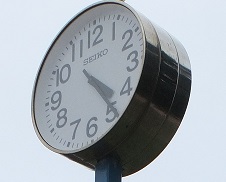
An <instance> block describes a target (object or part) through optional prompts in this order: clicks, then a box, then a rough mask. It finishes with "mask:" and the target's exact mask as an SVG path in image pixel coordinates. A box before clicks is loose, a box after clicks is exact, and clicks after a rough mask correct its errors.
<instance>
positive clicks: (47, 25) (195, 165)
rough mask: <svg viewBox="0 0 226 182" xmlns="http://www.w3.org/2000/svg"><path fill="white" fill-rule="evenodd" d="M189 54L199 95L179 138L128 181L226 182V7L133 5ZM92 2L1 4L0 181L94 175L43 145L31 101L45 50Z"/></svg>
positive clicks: (220, 1)
mask: <svg viewBox="0 0 226 182" xmlns="http://www.w3.org/2000/svg"><path fill="white" fill-rule="evenodd" d="M126 2H127V3H128V4H129V5H131V6H132V7H133V8H134V9H136V10H137V11H139V12H141V13H142V14H144V15H145V16H146V17H147V18H148V19H149V20H151V21H152V22H154V23H156V24H158V25H159V26H160V27H162V28H164V29H165V30H167V32H169V33H170V34H172V35H173V36H175V37H176V38H177V39H178V40H179V41H180V42H181V43H182V44H183V45H184V47H185V49H186V50H187V52H188V55H189V58H190V62H191V65H192V91H191V97H190V101H189V104H188V108H187V111H186V114H185V116H184V119H183V121H182V124H181V126H180V127H179V130H178V132H177V133H176V135H175V136H174V138H173V140H172V141H171V142H170V144H169V145H168V146H167V148H166V149H165V150H164V151H163V152H162V153H161V154H160V155H159V156H158V158H156V159H155V160H154V161H153V162H152V163H151V164H149V165H148V166H147V167H146V168H144V169H143V170H141V171H139V172H137V173H135V174H133V175H130V176H128V177H125V178H123V179H122V181H123V182H135V181H138V180H142V182H157V181H158V182H166V181H168V182H181V181H183V182H202V181H205V182H216V181H217V182H225V180H226V172H225V171H226V141H225V138H226V122H225V121H226V119H225V113H226V108H225V103H226V94H225V93H226V71H225V67H226V56H225V55H224V54H225V53H226V43H225V42H226V38H225V37H226V21H225V17H226V11H225V9H226V1H225V0H214V1H212V0H199V1H197V0H190V1H181V0H171V1H167V0H159V1H152V0H149V1H147V0H146V1H145V0H139V1H138V0H127V1H126ZM93 3H95V1H91V0H86V1H82V0H76V1H75V0H48V1H45V0H38V1H37V0H34V1H30V0H20V1H18V0H7V1H3V0H0V23H1V27H0V84H1V89H0V101H1V104H0V116H1V117H0V120H1V121H0V144H1V148H0V149H1V150H0V181H1V182H16V181H17V182H26V181H33V182H41V181H43V182H48V181H51V182H52V181H54V182H61V181H64V182H66V181H67V182H76V181H80V180H82V181H83V182H91V181H94V176H95V173H94V172H93V171H91V170H89V169H87V168H85V167H83V166H81V165H79V164H77V163H75V162H73V161H70V160H68V159H66V158H65V157H63V156H61V155H59V154H56V153H53V152H52V151H50V150H48V149H47V148H46V147H44V146H43V145H42V143H41V142H40V141H39V139H38V137H37V136H36V134H35V131H34V128H33V125H32V119H31V95H32V90H33V84H34V81H35V77H36V73H37V71H38V68H39V65H40V63H41V61H42V58H43V56H44V55H45V52H46V51H47V49H48V47H49V46H50V44H51V42H52V41H53V39H54V38H55V36H56V35H57V34H58V32H59V31H60V30H61V29H62V27H63V26H64V25H65V24H66V23H67V22H68V21H69V20H70V19H71V18H72V17H73V16H74V15H76V14H77V13H78V12H80V11H81V10H82V9H84V8H85V7H87V6H88V5H90V4H93Z"/></svg>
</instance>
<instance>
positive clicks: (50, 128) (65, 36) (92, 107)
mask: <svg viewBox="0 0 226 182" xmlns="http://www.w3.org/2000/svg"><path fill="white" fill-rule="evenodd" d="M143 36H144V33H143V29H142V27H141V25H140V21H139V20H138V19H137V18H136V16H135V15H134V14H133V13H132V12H131V11H130V10H129V9H128V8H126V7H125V6H123V5H120V4H116V3H104V4H101V5H98V6H95V7H93V8H90V9H89V10H86V11H85V12H83V13H82V14H80V16H78V17H76V18H75V19H73V20H72V21H71V22H70V23H69V24H68V25H67V27H66V28H65V29H64V30H63V31H62V32H61V34H60V35H59V36H58V37H57V39H56V40H55V42H54V43H53V45H52V46H51V48H50V49H49V52H48V53H47V55H46V57H45V59H44V62H43V64H42V67H41V69H40V72H39V74H38V78H37V82H36V86H35V89H36V90H35V92H34V101H33V102H34V103H33V112H34V120H35V126H36V130H37V131H38V133H39V135H40V136H41V138H42V140H43V141H45V143H47V144H48V145H49V146H50V147H52V148H53V149H55V150H57V151H60V152H62V153H69V152H78V151H81V150H84V149H86V148H87V147H89V146H91V145H93V144H95V143H96V142H97V141H98V140H100V139H101V138H102V137H104V136H105V135H106V134H107V133H108V132H109V131H110V130H111V129H112V128H113V127H114V125H115V124H116V123H117V122H118V121H119V120H120V118H121V116H122V115H123V113H124V112H125V110H126V108H127V106H128V105H129V103H130V101H131V99H132V97H133V95H134V93H135V90H136V87H137V85H138V82H139V79H140V76H141V72H142V68H143V58H144V47H145V45H144V44H145V40H144V37H143ZM119 122H123V121H119Z"/></svg>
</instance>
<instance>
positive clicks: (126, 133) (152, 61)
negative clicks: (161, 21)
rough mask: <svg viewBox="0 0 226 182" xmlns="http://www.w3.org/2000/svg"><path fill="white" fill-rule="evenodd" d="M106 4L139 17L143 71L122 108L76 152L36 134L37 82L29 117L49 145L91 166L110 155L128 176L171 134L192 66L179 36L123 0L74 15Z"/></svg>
mask: <svg viewBox="0 0 226 182" xmlns="http://www.w3.org/2000/svg"><path fill="white" fill-rule="evenodd" d="M106 3H107V4H117V5H119V6H124V7H126V8H127V9H129V10H130V11H131V13H133V14H134V15H135V16H136V17H137V19H138V20H139V22H140V25H141V27H143V33H144V35H143V36H144V37H145V57H144V65H143V70H142V74H141V77H140V81H139V84H138V86H137V89H136V91H135V94H134V96H133V98H132V100H131V102H130V104H129V105H128V107H127V109H126V111H125V112H124V114H123V115H122V117H121V118H120V120H119V121H118V122H117V123H116V124H115V126H114V127H113V128H112V129H111V130H110V131H109V132H108V133H107V134H106V135H105V136H104V137H103V138H102V139H101V140H99V141H98V142H97V143H95V144H94V145H92V146H90V147H88V148H86V149H84V150H82V151H79V152H76V153H68V152H67V153H64V152H62V151H59V150H56V149H54V148H53V147H51V146H49V145H48V144H47V143H46V142H45V140H44V139H43V138H42V136H41V135H40V133H39V131H38V128H37V125H36V120H35V114H34V102H33V101H34V94H35V91H36V90H35V89H36V84H35V86H34V92H33V98H32V117H33V124H34V128H35V130H36V133H37V135H38V137H39V139H40V140H41V141H42V143H43V144H44V145H45V146H46V147H48V148H49V149H50V150H52V151H54V152H57V153H60V154H62V155H64V156H66V157H67V158H69V159H71V160H73V161H76V162H78V163H80V164H82V165H84V166H86V167H88V168H91V169H95V165H96V164H97V162H98V161H99V160H101V159H103V158H105V157H109V156H110V157H114V158H116V159H118V161H119V162H120V164H121V166H122V169H123V171H122V175H123V176H127V175H130V174H133V173H135V172H137V171H139V170H140V169H142V168H144V167H145V166H146V165H148V164H149V163H151V162H152V161H153V160H154V159H155V158H156V157H157V156H158V155H159V154H160V153H161V152H162V151H163V150H164V149H165V147H166V146H167V145H168V143H169V142H170V140H171V139H172V138H173V136H174V134H175V133H176V131H177V129H178V127H179V125H180V123H181V121H182V118H183V116H184V113H185V110H186V107H187V104H188V101H189V97H190V90H191V67H190V62H189V58H188V55H187V53H186V51H185V49H184V47H183V46H182V45H181V44H180V42H179V41H177V40H176V39H175V38H174V37H172V36H171V35H170V34H168V33H167V32H166V31H165V30H163V29H162V28H160V27H158V26H157V25H155V24H153V23H151V22H150V21H149V20H148V19H147V18H146V17H144V16H143V15H141V14H139V13H137V12H136V11H135V10H134V9H133V8H132V7H130V6H129V5H127V4H126V3H124V2H119V1H102V2H98V3H96V4H94V5H92V6H90V7H88V8H86V9H85V10H84V11H82V12H81V13H79V14H78V15H77V16H76V17H78V16H81V15H82V14H83V13H84V12H86V11H89V10H90V9H93V8H95V7H97V6H100V5H102V4H106ZM76 17H75V18H76ZM75 18H74V19H75ZM66 28H67V26H66V27H65V29H66ZM56 40H57V38H56ZM43 64H44V63H42V65H41V67H42V66H43ZM38 74H40V72H39V73H38ZM37 79H38V76H37ZM36 82H37V81H36Z"/></svg>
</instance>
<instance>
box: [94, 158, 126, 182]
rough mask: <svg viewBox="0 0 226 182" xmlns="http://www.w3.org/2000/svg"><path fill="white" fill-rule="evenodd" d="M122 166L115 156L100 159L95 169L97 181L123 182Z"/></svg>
mask: <svg viewBox="0 0 226 182" xmlns="http://www.w3.org/2000/svg"><path fill="white" fill-rule="evenodd" d="M121 179H122V167H121V165H120V164H119V162H118V161H117V160H115V159H113V158H105V159H102V160H100V161H99V162H98V163H97V165H96V169H95V182H121Z"/></svg>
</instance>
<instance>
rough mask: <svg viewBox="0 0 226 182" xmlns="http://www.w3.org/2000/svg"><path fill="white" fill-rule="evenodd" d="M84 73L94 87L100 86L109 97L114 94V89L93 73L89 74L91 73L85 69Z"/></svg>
mask: <svg viewBox="0 0 226 182" xmlns="http://www.w3.org/2000/svg"><path fill="white" fill-rule="evenodd" d="M83 73H84V74H85V76H86V77H87V78H88V83H89V84H90V85H92V86H93V87H94V88H95V87H99V89H100V90H101V91H102V92H103V94H104V95H105V96H106V97H107V98H109V99H110V98H111V97H112V96H113V94H114V91H113V90H112V89H111V88H109V87H108V86H107V85H105V84H104V83H103V82H101V81H100V80H98V79H97V78H95V77H93V76H92V75H89V73H88V72H87V71H86V70H85V69H84V70H83ZM95 89H97V88H95Z"/></svg>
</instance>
